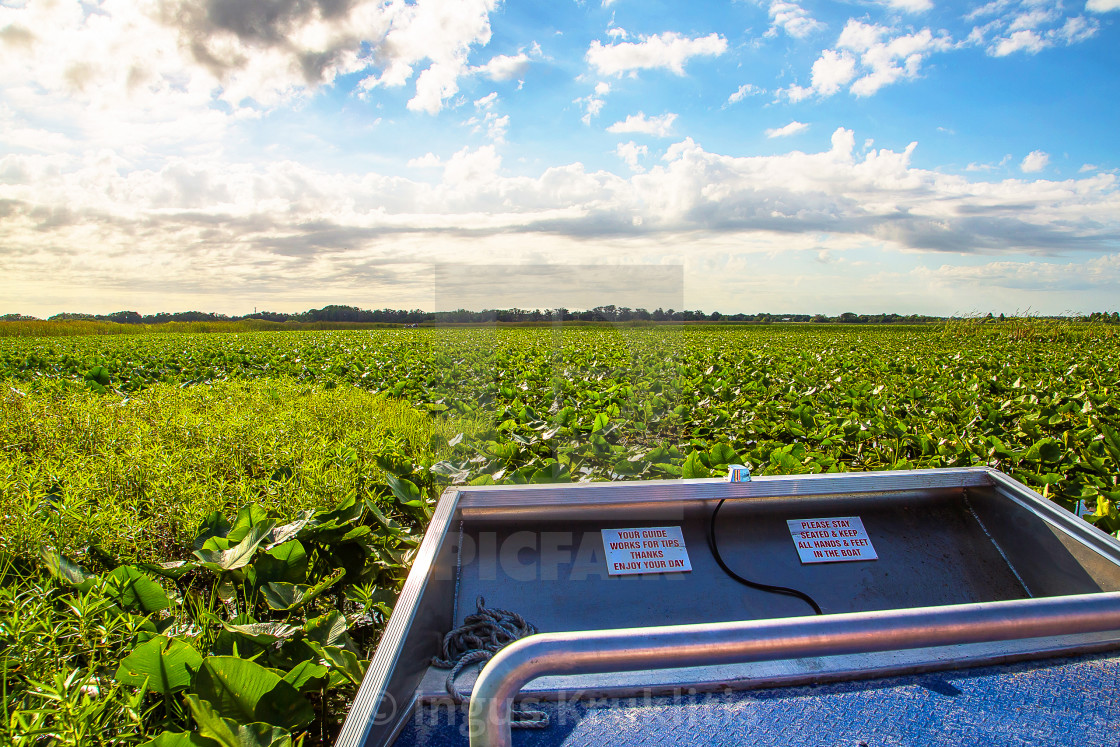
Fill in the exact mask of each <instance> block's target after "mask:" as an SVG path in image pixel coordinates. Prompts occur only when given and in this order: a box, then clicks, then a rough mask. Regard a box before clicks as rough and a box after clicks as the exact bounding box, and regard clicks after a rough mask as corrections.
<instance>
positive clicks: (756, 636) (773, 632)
mask: <svg viewBox="0 0 1120 747" xmlns="http://www.w3.org/2000/svg"><path fill="white" fill-rule="evenodd" d="M1111 630H1120V592H1107V593H1095V594H1079V595H1074V596H1064V597H1048V598H1043V599H1017V600H1012V601H1001V602H978V603H972V604H959V605H948V606H943V607H920V608H915V609H905V610H886V611H876V612H852V613H843V614H836V615H825V616H823V617H820V616H816V615H814V616H809V617H794V618H782V619H772V620H755V621H749V622H723V623H706V624H698V625H671V626H664V627H652V628H619V629H614V630H594V631H575V632H567V633H541V634H538V635H533V636H529V637H527V638H522V639H521V640H519V641H515V642H513V643H511V644H510V645H509V646H507V647H505V648H504V649H502V650H501V651H499V652H498V653H497V654H495V655H494V658H493V659H491V660H490V662H489V663H488V664H487V665H486V667H485V668H484V669H483V670H482V673H481V674H480V675H479V677H478V680H477V681H476V682H475V685H474V690H473V693H472V695H471V701H470V710H469V714H468V718H469V722H470V723H469V725H470V744H471V747H510V746H511V744H512V742H511V737H510V709H511V707H512V705H513V699H514V697H516V695H517V693H518V692H520V690H521V688H522V687H524V686H525V685H526V684H527V683H528V682H530V681H531V680H534V679H536V678H537V677H541V676H544V675H554V674H593V673H603V672H626V671H633V670H638V669H663V668H674V667H691V666H705V665H712V664H730V663H745V662H751V661H767V660H774V659H792V658H801V657H811V656H828V655H836V654H858V653H869V652H874V651H893V650H901V649H911V648H923V647H927V646H948V645H954V644H965V643H983V642H992V641H1004V640H1016V639H1023V638H1042V637H1047V636H1055V635H1072V634H1078V633H1095V632H1103V631H1111Z"/></svg>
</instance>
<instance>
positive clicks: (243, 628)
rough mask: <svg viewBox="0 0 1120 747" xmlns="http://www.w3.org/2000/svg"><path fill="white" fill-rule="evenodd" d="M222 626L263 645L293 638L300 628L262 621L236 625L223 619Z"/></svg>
mask: <svg viewBox="0 0 1120 747" xmlns="http://www.w3.org/2000/svg"><path fill="white" fill-rule="evenodd" d="M222 628H223V629H225V630H227V631H229V632H230V633H233V634H235V635H237V636H239V637H241V638H245V639H246V640H250V641H252V642H253V643H258V644H261V645H268V644H270V643H275V642H276V641H283V640H287V639H288V638H291V637H292V636H293V635H294V634H295V633H296V631H298V630H299V628H297V627H296V626H294V625H289V624H287V623H281V622H260V623H248V624H246V625H235V624H233V623H230V622H226V621H225V620H223V621H222Z"/></svg>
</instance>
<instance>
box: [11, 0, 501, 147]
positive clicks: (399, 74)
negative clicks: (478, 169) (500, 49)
mask: <svg viewBox="0 0 1120 747" xmlns="http://www.w3.org/2000/svg"><path fill="white" fill-rule="evenodd" d="M496 2H497V0H462V1H461V2H447V1H446V0H418V2H416V3H413V4H406V3H382V2H381V1H380V0H347V1H346V2H341V3H327V2H276V3H270V4H269V5H268V8H267V11H266V10H265V9H262V6H260V5H259V4H258V3H251V2H243V1H242V0H164V1H163V2H145V3H135V2H130V1H129V0H102V1H101V2H99V3H96V4H89V3H84V2H80V0H56V1H55V2H44V3H39V2H30V3H27V4H25V5H21V6H19V7H11V6H5V7H0V29H4V32H3V37H4V39H5V43H0V66H2V67H3V69H4V71H5V72H4V78H5V84H6V86H8V87H9V90H10V87H15V86H22V87H23V90H25V91H27V92H34V93H28V96H29V97H35V96H37V97H38V102H37V103H38V107H39V108H42V109H46V108H50V107H54V108H56V109H61V108H63V107H64V106H66V105H68V106H69V107H70V108H72V109H73V110H74V111H80V112H81V114H82V116H81V117H78V116H74V117H70V119H72V120H73V121H78V120H81V121H82V124H83V126H86V127H100V126H101V123H102V122H104V123H105V128H106V129H107V130H112V129H114V126H116V129H118V130H128V129H129V126H130V125H135V126H137V127H139V126H143V127H145V128H147V129H148V130H150V131H155V130H157V129H159V128H160V127H162V126H164V125H167V124H168V123H185V124H184V129H185V130H186V131H194V132H198V131H200V130H202V128H203V122H202V121H201V120H202V119H203V118H204V117H205V115H206V114H207V113H208V112H214V113H220V112H221V110H222V109H224V110H226V111H229V110H232V114H233V115H234V116H239V117H245V116H246V115H248V116H254V115H256V114H259V113H260V112H262V111H264V110H267V109H269V108H272V107H276V106H280V105H284V104H287V103H290V102H294V101H298V100H299V99H301V98H303V97H305V96H307V95H308V92H310V91H312V90H313V89H315V88H316V87H318V86H322V85H329V84H332V83H334V82H335V81H337V80H338V79H339V78H340V77H341V76H343V75H350V74H355V73H364V74H365V78H364V79H363V82H362V86H361V90H363V91H365V92H367V93H368V92H369V91H371V90H372V89H374V88H376V87H378V86H400V85H404V84H405V83H406V82H407V81H408V80H409V79H411V77H412V76H413V74H414V71H415V70H417V69H418V68H423V67H424V66H425V63H426V62H427V63H430V64H428V66H427V69H424V70H423V71H422V72H421V74H420V77H419V79H418V80H417V83H418V90H417V95H416V97H415V99H414V101H413V108H414V109H419V110H423V111H438V109H439V108H441V107H442V102H443V101H445V100H446V97H447V96H449V95H453V93H454V92H455V91H457V90H458V89H457V84H456V80H457V78H458V77H459V76H461V75H463V74H465V72H466V58H467V54H468V53H469V51H470V50H471V49H472V48H473V47H475V46H477V45H482V44H486V43H487V42H488V41H489V39H490V23H489V14H490V12H492V11H493V9H494V7H495V5H496ZM64 98H65V100H66V101H67V102H68V104H64V103H63V99H64ZM219 102H220V103H221V104H222V106H220V107H215V106H214V104H216V103H219ZM188 118H190V119H192V120H193V121H190V122H187V120H188ZM135 135H136V132H135V131H129V132H125V133H123V134H122V140H123V139H124V138H125V137H129V138H131V139H132V140H133V142H135V141H136V138H135ZM142 139H144V140H146V139H147V138H142Z"/></svg>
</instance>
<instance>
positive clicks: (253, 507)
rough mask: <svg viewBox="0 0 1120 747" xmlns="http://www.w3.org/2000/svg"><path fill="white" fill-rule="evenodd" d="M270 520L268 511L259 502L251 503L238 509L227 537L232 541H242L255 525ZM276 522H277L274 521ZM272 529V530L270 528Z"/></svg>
mask: <svg viewBox="0 0 1120 747" xmlns="http://www.w3.org/2000/svg"><path fill="white" fill-rule="evenodd" d="M267 520H268V512H267V511H265V510H264V508H263V507H262V506H261V505H260V504H258V503H249V504H246V505H244V506H242V507H241V508H239V509H237V516H236V517H235V518H234V520H233V526H232V527H230V530H229V532H228V533H227V534H226V539H228V540H229V541H230V543H231V544H232V543H234V542H240V541H241V540H243V539H245V537H246V535H248V534H249V532H250V531H251V530H252V528H253V527H254V526H256V525H257V524H260V523H262V522H265V521H267ZM273 523H274V524H275V522H273ZM270 531H271V530H270Z"/></svg>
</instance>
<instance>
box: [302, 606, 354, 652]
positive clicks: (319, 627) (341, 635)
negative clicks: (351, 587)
mask: <svg viewBox="0 0 1120 747" xmlns="http://www.w3.org/2000/svg"><path fill="white" fill-rule="evenodd" d="M349 627H350V626H349V624H348V623H347V622H346V616H345V615H343V614H342V613H341V612H339V611H338V610H332V611H331V612H329V613H327V614H325V615H323V616H321V617H316V618H313V619H311V620H308V621H307V622H306V623H304V624H303V629H304V630H305V631H306V632H307V638H308V639H309V640H312V641H317V642H318V643H321V644H323V645H324V646H341V647H343V648H346V649H349V650H351V651H355V652H356V651H357V649H355V647H354V642H353V640H351V638H350V634H349V633H347V632H346V631H347V629H348V628H349Z"/></svg>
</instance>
